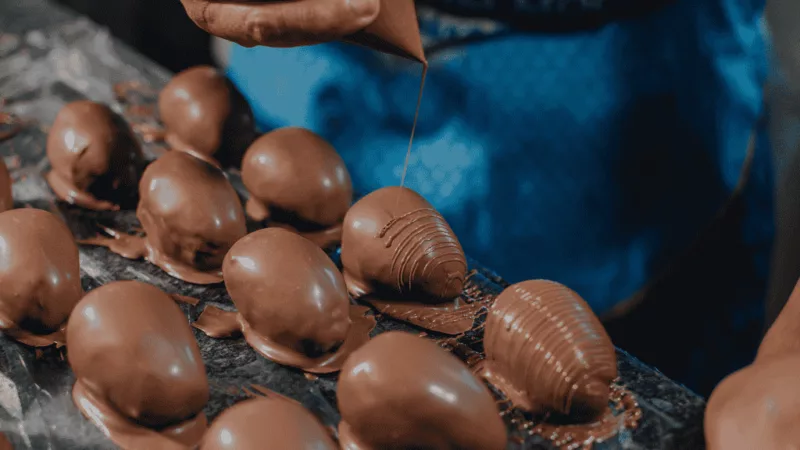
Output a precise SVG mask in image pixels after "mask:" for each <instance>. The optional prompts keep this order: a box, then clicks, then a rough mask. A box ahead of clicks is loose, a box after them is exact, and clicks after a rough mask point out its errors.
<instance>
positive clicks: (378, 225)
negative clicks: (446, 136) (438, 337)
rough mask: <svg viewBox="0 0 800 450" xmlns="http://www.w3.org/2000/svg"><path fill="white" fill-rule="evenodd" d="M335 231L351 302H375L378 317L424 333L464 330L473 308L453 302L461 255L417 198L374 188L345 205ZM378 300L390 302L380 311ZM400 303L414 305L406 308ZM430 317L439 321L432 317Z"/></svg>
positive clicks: (463, 266) (461, 275) (461, 274)
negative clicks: (340, 230)
mask: <svg viewBox="0 0 800 450" xmlns="http://www.w3.org/2000/svg"><path fill="white" fill-rule="evenodd" d="M343 227H344V231H343V233H342V265H343V268H344V277H345V282H346V283H347V289H348V291H349V292H350V294H351V295H352V296H353V298H356V299H360V300H363V301H366V302H370V303H371V302H373V301H375V304H376V305H377V306H378V307H379V309H381V310H383V311H384V312H385V313H386V314H389V315H392V314H393V313H395V314H397V315H396V316H395V315H393V317H396V318H398V319H400V320H408V321H409V322H410V323H413V324H414V325H417V326H420V327H424V328H427V329H429V330H432V331H437V332H443V333H452V334H458V333H461V332H465V331H468V330H469V329H470V328H471V326H472V321H471V320H470V319H469V314H470V313H475V312H477V310H479V307H476V306H473V305H470V304H467V303H456V302H453V299H455V298H456V297H458V296H459V294H461V290H462V288H463V286H464V280H465V278H466V272H467V262H466V258H465V256H464V251H463V250H462V249H461V244H459V242H458V239H457V238H456V236H455V234H454V233H453V231H452V230H451V229H450V226H449V225H448V224H447V222H446V221H445V220H444V218H443V217H442V216H441V214H439V213H438V212H437V211H436V210H435V209H433V207H432V206H431V205H430V204H429V203H428V202H427V201H425V199H423V198H422V197H421V196H420V195H419V194H417V193H416V192H414V191H412V190H410V189H407V188H401V187H387V188H383V189H379V190H377V191H375V192H373V193H371V194H369V195H367V196H366V197H364V198H362V199H361V200H359V201H358V202H356V204H355V205H353V206H352V207H351V208H350V210H349V211H348V213H347V215H346V216H345V220H344V225H343ZM385 302H388V303H394V302H398V303H397V306H396V307H395V308H386V307H385V304H386V303H385ZM408 302H419V303H418V304H417V306H416V309H413V307H412V306H411V305H409V304H408ZM462 308H466V311H463V312H462V311H460V310H461V309H462ZM438 314H444V317H443V318H442V319H441V320H436V319H435V316H436V315H438ZM417 319H418V320H417ZM444 325H446V326H444Z"/></svg>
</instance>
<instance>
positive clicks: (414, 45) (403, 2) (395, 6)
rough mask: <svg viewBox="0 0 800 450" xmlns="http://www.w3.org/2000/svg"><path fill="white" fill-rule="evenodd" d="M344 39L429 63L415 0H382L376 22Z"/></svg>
mask: <svg viewBox="0 0 800 450" xmlns="http://www.w3.org/2000/svg"><path fill="white" fill-rule="evenodd" d="M345 41H346V42H350V43H352V44H358V45H363V46H365V47H369V48H372V49H374V50H378V51H380V52H384V53H389V54H392V55H397V56H400V57H403V58H408V59H411V60H413V61H419V62H421V63H422V64H424V65H426V66H427V65H428V61H427V60H426V59H425V51H424V50H423V48H422V37H421V36H420V32H419V22H418V20H417V9H416V7H415V6H414V0H381V9H380V13H379V14H378V17H377V18H376V19H375V21H374V22H372V24H371V25H370V26H368V27H367V28H365V29H363V30H361V31H359V32H357V33H355V34H353V35H351V36H348V37H347V38H345Z"/></svg>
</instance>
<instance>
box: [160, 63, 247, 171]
mask: <svg viewBox="0 0 800 450" xmlns="http://www.w3.org/2000/svg"><path fill="white" fill-rule="evenodd" d="M158 110H159V114H160V116H161V120H162V122H163V123H164V126H165V127H166V140H167V143H168V144H169V145H170V146H171V147H172V148H173V149H174V150H179V151H185V152H189V153H191V154H193V155H195V156H197V157H199V158H203V159H205V160H207V161H209V162H213V163H217V162H218V163H219V164H220V165H221V166H222V167H235V168H238V167H239V166H240V165H241V161H242V155H244V152H245V150H247V147H248V146H249V145H250V144H251V143H252V142H253V140H254V139H255V138H256V131H255V119H254V118H253V111H252V110H251V109H250V105H248V104H247V101H246V100H245V98H244V96H242V94H241V93H240V92H239V91H238V90H237V89H236V87H235V86H234V85H233V83H231V82H230V80H228V79H227V78H225V76H224V75H223V74H221V73H220V72H219V71H218V70H217V69H215V68H213V67H210V66H197V67H192V68H190V69H187V70H184V71H183V72H181V73H179V74H177V75H175V76H174V77H172V80H171V81H170V82H169V83H167V85H166V86H165V87H164V89H163V90H162V91H161V93H160V95H159V97H158Z"/></svg>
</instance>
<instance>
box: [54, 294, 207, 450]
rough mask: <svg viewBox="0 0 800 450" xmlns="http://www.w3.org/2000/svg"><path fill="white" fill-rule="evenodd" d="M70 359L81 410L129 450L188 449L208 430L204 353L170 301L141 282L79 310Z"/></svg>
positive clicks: (71, 329) (71, 330) (89, 299)
mask: <svg viewBox="0 0 800 450" xmlns="http://www.w3.org/2000/svg"><path fill="white" fill-rule="evenodd" d="M67 343H68V344H69V352H68V354H67V357H68V360H69V364H70V366H71V367H72V370H73V372H74V373H75V377H76V378H77V381H76V382H75V386H74V388H73V391H72V397H73V400H74V401H75V405H76V406H77V407H78V409H79V410H80V411H81V412H82V413H83V415H84V416H86V418H87V419H89V420H90V421H92V422H93V423H94V424H95V425H96V426H97V427H98V428H100V429H101V430H102V431H103V432H104V433H105V434H106V435H107V436H108V437H109V438H110V439H111V440H112V441H113V442H115V443H116V444H117V445H119V446H120V447H122V448H125V449H140V448H158V449H162V448H167V449H172V448H174V449H184V450H185V449H186V448H191V447H193V446H194V445H196V444H197V443H198V442H199V441H200V439H201V438H202V435H203V433H204V432H205V430H206V418H205V415H204V414H203V412H202V410H203V407H204V406H205V404H206V402H207V401H208V398H209V386H208V380H207V378H206V371H205V367H204V365H203V360H202V358H201V356H200V350H199V349H198V347H197V342H196V341H195V338H194V335H193V333H192V331H191V328H189V326H188V324H187V323H186V318H185V317H184V315H183V313H182V312H181V310H180V308H179V307H178V306H177V305H176V304H175V302H174V301H173V300H172V298H171V297H170V296H169V295H167V294H166V293H164V292H163V291H161V290H160V289H158V288H156V287H154V286H151V285H148V284H145V283H140V282H137V281H118V282H113V283H110V284H107V285H105V286H102V287H100V288H97V289H95V290H94V291H92V292H90V293H89V294H87V295H86V297H84V299H83V300H81V302H80V303H79V304H78V306H76V307H75V310H74V311H73V313H72V315H71V316H70V321H69V326H68V327H67Z"/></svg>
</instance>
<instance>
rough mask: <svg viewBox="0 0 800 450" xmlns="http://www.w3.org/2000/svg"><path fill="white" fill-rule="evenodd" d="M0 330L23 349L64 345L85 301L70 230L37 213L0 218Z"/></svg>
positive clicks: (23, 212)
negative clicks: (71, 318) (68, 324)
mask: <svg viewBox="0 0 800 450" xmlns="http://www.w3.org/2000/svg"><path fill="white" fill-rule="evenodd" d="M0 286H3V288H2V289H0V329H2V331H3V333H5V334H6V335H7V336H10V337H12V338H14V339H16V340H18V341H20V342H22V343H24V344H27V345H31V346H36V347H38V346H48V345H52V344H53V343H63V340H64V339H63V335H62V333H61V331H60V330H61V328H62V327H63V326H64V324H65V322H66V321H67V318H69V315H70V312H72V309H73V308H74V307H75V305H76V304H77V303H78V301H79V300H80V299H81V297H82V296H83V288H82V287H81V274H80V262H79V259H78V248H77V247H76V246H75V241H74V238H73V237H72V233H70V231H69V229H68V228H67V226H66V225H65V224H64V223H63V222H62V221H61V220H59V219H58V218H57V217H56V216H54V215H52V214H50V213H49V212H46V211H40V210H37V209H15V210H11V211H6V212H4V213H0Z"/></svg>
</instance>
